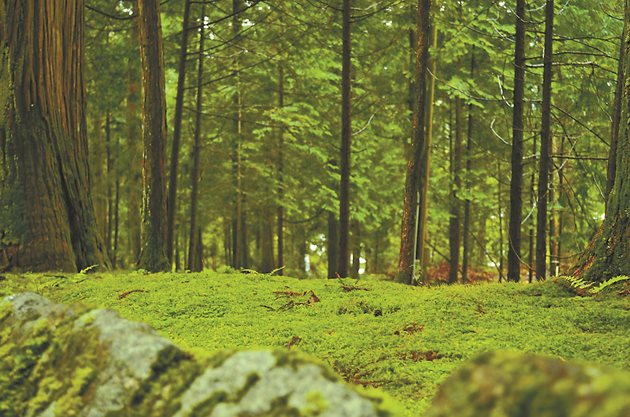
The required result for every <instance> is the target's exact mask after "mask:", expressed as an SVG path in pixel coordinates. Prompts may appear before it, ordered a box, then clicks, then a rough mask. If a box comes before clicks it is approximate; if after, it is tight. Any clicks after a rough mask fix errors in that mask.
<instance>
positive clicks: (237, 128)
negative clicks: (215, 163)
mask: <svg viewBox="0 0 630 417" xmlns="http://www.w3.org/2000/svg"><path fill="white" fill-rule="evenodd" d="M241 9H242V4H241V0H232V12H233V14H234V16H233V17H232V34H233V38H234V41H233V42H234V44H235V45H236V46H237V47H238V44H239V43H240V39H241V30H242V22H241V17H240V12H241ZM239 53H240V51H239V50H238V49H236V50H235V58H234V71H233V75H234V77H233V78H234V83H235V89H234V96H233V98H232V101H233V106H234V108H233V111H234V116H233V120H234V125H233V129H234V132H233V133H234V136H233V139H232V182H233V185H234V201H233V212H232V261H233V264H232V266H233V267H234V268H235V269H240V268H245V264H244V262H243V260H244V258H245V255H244V251H245V245H244V241H243V234H244V233H243V228H244V224H243V190H242V188H243V187H242V166H241V165H242V161H241V147H242V140H243V138H242V135H243V125H242V105H243V103H242V98H241V90H240V89H241V86H240V59H239Z"/></svg>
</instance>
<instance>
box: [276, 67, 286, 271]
mask: <svg viewBox="0 0 630 417" xmlns="http://www.w3.org/2000/svg"><path fill="white" fill-rule="evenodd" d="M283 107H284V66H283V64H282V63H281V64H280V65H278V108H279V109H282V108H283ZM276 164H277V169H278V208H277V222H278V224H277V229H278V230H277V234H278V263H277V265H276V269H277V270H278V272H277V274H278V275H284V269H281V268H284V127H283V126H281V127H280V128H279V129H278V160H277V162H276Z"/></svg>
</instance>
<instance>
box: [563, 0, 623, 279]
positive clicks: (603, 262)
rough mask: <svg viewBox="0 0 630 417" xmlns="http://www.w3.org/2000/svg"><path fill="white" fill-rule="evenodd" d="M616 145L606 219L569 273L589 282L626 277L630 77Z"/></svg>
mask: <svg viewBox="0 0 630 417" xmlns="http://www.w3.org/2000/svg"><path fill="white" fill-rule="evenodd" d="M624 25H625V29H624V42H623V45H624V48H625V50H624V54H623V67H622V68H620V70H622V71H623V72H624V73H625V74H630V72H629V71H630V30H628V29H629V28H630V0H626V1H625V8H624ZM620 120H621V124H620V128H619V137H618V142H617V151H616V157H617V163H616V170H615V180H614V183H613V186H612V189H611V192H610V195H609V196H608V204H607V207H606V218H605V219H604V222H603V223H602V225H601V226H600V228H599V229H598V231H597V233H596V234H595V237H594V238H593V240H592V241H591V243H590V244H589V246H588V248H587V250H586V252H585V254H584V255H583V257H582V259H581V262H580V265H579V266H578V267H577V268H575V270H574V271H573V272H574V274H575V275H577V276H583V277H584V278H585V279H587V280H590V281H599V282H601V281H604V280H606V279H609V278H612V277H615V276H617V275H630V77H625V81H624V89H623V99H622V107H621V117H620Z"/></svg>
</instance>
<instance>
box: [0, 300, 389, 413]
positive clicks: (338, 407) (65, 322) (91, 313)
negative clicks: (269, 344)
mask: <svg viewBox="0 0 630 417" xmlns="http://www.w3.org/2000/svg"><path fill="white" fill-rule="evenodd" d="M245 415H246V416H252V417H253V416H326V417H359V416H360V417H378V416H389V415H392V413H391V412H390V411H388V410H386V409H385V406H383V404H382V399H381V398H378V397H369V396H367V394H360V393H359V392H357V391H355V390H354V389H353V388H352V387H350V386H348V385H346V384H344V383H343V382H342V381H340V380H339V379H338V377H336V376H335V375H334V374H333V373H332V372H330V371H329V370H327V369H326V368H325V367H322V366H320V365H317V364H316V363H314V362H312V361H310V360H308V359H305V358H302V357H300V356H298V355H296V354H289V353H286V352H271V351H253V352H236V353H235V352H231V353H219V354H217V355H215V356H212V357H210V358H209V359H195V358H193V357H191V356H190V355H189V354H187V353H185V352H184V351H182V350H180V349H179V348H177V347H176V346H175V345H173V344H172V343H170V342H169V341H167V340H166V339H164V338H162V337H160V336H158V335H156V334H155V333H154V332H153V330H151V329H150V328H149V327H148V326H146V325H143V324H139V323H133V322H130V321H127V320H124V319H122V318H120V317H119V316H118V315H117V314H116V313H114V312H112V311H108V310H81V309H79V308H74V309H70V308H68V307H64V306H62V305H59V304H54V303H51V302H50V301H48V300H46V299H45V298H43V297H41V296H39V295H36V294H33V293H24V294H20V295H17V296H11V297H8V298H5V299H4V300H3V301H2V302H0V416H3V417H18V416H19V417H53V416H63V417H71V416H86V417H101V416H103V417H105V416H107V417H122V416H130V417H131V416H134V417H135V416H138V417H141V416H142V417H148V416H151V417H154V416H155V417H158V416H169V417H170V416H177V417H192V416H199V417H201V416H204V417H205V416H211V417H231V416H245Z"/></svg>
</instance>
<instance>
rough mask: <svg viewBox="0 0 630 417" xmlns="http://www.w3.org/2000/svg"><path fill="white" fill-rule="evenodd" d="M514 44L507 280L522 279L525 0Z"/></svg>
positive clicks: (520, 2)
mask: <svg viewBox="0 0 630 417" xmlns="http://www.w3.org/2000/svg"><path fill="white" fill-rule="evenodd" d="M515 40H516V42H515V46H514V108H513V113H512V177H511V180H510V225H509V234H508V276H507V278H508V281H514V282H518V281H520V280H521V219H522V216H523V128H524V125H523V99H524V96H525V0H516V37H515Z"/></svg>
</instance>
